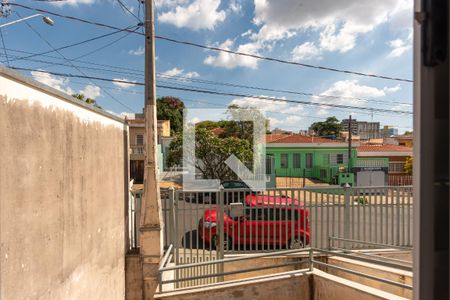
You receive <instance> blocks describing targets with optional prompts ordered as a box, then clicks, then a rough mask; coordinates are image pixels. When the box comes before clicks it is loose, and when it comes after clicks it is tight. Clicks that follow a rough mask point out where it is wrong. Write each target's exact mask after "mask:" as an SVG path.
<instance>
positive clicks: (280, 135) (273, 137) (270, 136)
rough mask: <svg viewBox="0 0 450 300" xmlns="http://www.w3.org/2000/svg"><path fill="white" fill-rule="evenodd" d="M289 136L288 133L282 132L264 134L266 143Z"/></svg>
mask: <svg viewBox="0 0 450 300" xmlns="http://www.w3.org/2000/svg"><path fill="white" fill-rule="evenodd" d="M287 136H289V134H284V133H274V134H266V143H271V142H273V141H276V140H278V139H281V138H285V137H287Z"/></svg>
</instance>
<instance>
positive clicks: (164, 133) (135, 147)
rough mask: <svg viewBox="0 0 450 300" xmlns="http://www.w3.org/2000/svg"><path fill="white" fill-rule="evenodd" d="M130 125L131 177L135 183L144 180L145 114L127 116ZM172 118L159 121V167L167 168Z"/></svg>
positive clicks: (160, 169)
mask: <svg viewBox="0 0 450 300" xmlns="http://www.w3.org/2000/svg"><path fill="white" fill-rule="evenodd" d="M126 121H127V123H128V126H129V141H130V179H134V182H135V183H142V182H143V181H144V161H145V119H144V114H134V115H128V116H127V120H126ZM172 139H173V137H171V136H170V120H158V123H157V143H158V146H157V148H158V169H159V171H162V170H164V169H165V160H164V158H165V157H167V154H168V151H169V146H170V142H171V141H172Z"/></svg>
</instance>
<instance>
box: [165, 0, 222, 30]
mask: <svg viewBox="0 0 450 300" xmlns="http://www.w3.org/2000/svg"><path fill="white" fill-rule="evenodd" d="M178 4H180V3H178ZM183 4H184V3H183ZM219 6H220V0H193V1H192V2H190V3H189V4H188V5H187V6H182V5H177V6H176V7H173V8H172V9H171V10H169V11H167V12H163V13H161V14H159V15H158V20H159V21H160V22H162V23H167V24H172V25H175V26H176V27H187V28H190V29H193V30H199V29H210V30H212V29H214V27H215V26H216V25H217V24H218V23H220V22H223V21H224V20H225V18H226V12H225V11H224V10H218V9H219Z"/></svg>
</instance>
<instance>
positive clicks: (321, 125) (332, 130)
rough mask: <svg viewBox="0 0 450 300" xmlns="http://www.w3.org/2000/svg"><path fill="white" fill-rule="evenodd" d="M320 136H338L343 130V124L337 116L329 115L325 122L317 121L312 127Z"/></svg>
mask: <svg viewBox="0 0 450 300" xmlns="http://www.w3.org/2000/svg"><path fill="white" fill-rule="evenodd" d="M310 128H311V129H312V130H313V131H314V133H315V134H316V135H318V136H329V135H334V136H338V135H339V132H340V131H341V128H342V126H341V124H340V123H339V120H338V119H337V118H336V117H334V116H333V117H328V118H327V119H326V120H325V121H323V122H315V123H313V124H312V125H311V127H310Z"/></svg>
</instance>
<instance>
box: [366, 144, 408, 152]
mask: <svg viewBox="0 0 450 300" xmlns="http://www.w3.org/2000/svg"><path fill="white" fill-rule="evenodd" d="M357 150H358V152H412V148H411V147H406V146H399V145H367V144H366V145H361V146H359V147H358V148H357Z"/></svg>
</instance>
